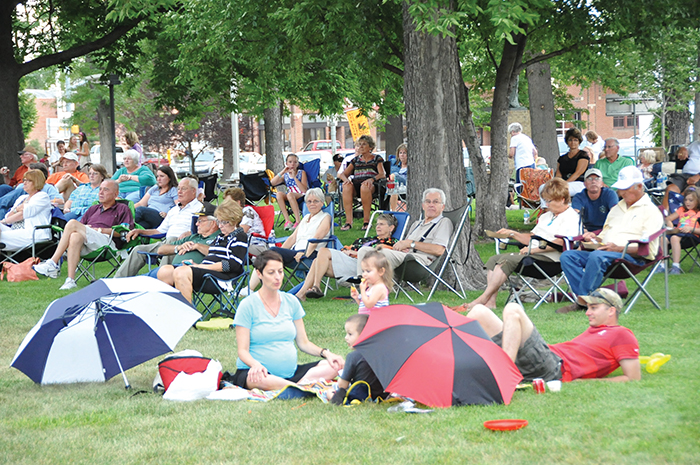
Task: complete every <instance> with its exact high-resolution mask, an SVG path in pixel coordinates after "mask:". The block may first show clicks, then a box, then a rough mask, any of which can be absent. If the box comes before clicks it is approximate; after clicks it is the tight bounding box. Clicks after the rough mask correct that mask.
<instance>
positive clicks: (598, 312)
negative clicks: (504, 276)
mask: <svg viewBox="0 0 700 465" xmlns="http://www.w3.org/2000/svg"><path fill="white" fill-rule="evenodd" d="M582 298H583V299H584V300H585V301H586V303H587V304H588V308H587V310H586V316H587V317H588V324H589V325H590V326H589V327H588V329H586V331H584V332H583V333H582V334H580V335H579V336H577V337H575V338H574V339H573V340H571V341H567V342H561V343H559V344H552V345H548V344H547V343H546V342H545V341H544V339H543V338H542V336H541V335H540V333H539V332H538V331H537V328H535V325H533V324H532V321H530V319H529V318H528V316H527V314H526V313H525V311H524V310H523V308H522V307H521V306H520V305H518V304H515V303H510V304H508V305H506V307H505V308H504V309H503V321H501V319H500V318H498V317H497V316H496V315H495V314H494V313H493V312H492V311H491V310H490V309H488V308H487V307H485V306H483V305H477V306H475V307H474V308H473V309H472V310H471V311H470V312H469V313H467V317H469V318H473V319H475V320H477V321H478V322H479V323H480V324H481V326H482V327H483V328H484V330H485V331H486V333H487V334H488V335H489V337H490V338H491V339H492V340H493V342H495V343H496V344H498V345H500V346H501V347H503V350H504V351H505V352H506V353H507V354H508V356H510V358H511V359H512V360H513V362H515V365H516V366H517V367H518V370H520V373H521V374H522V375H523V378H525V381H532V380H533V379H534V378H543V379H544V380H545V381H549V380H552V379H561V380H562V381H573V380H575V379H583V378H604V379H605V380H606V381H617V382H624V381H630V380H639V379H641V367H640V365H639V344H638V343H637V339H636V338H635V337H634V334H633V333H632V331H630V330H629V329H627V328H625V327H623V326H620V325H619V324H618V317H619V315H620V308H622V299H621V298H620V296H619V295H617V293H616V292H614V291H612V290H610V289H606V288H598V289H596V290H595V291H594V292H592V293H591V294H590V295H588V296H583V297H582ZM618 367H622V375H620V376H613V377H611V378H605V377H606V376H608V375H609V374H610V373H612V372H613V371H615V370H616V369H617V368H618Z"/></svg>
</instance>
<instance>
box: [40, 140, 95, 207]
mask: <svg viewBox="0 0 700 465" xmlns="http://www.w3.org/2000/svg"><path fill="white" fill-rule="evenodd" d="M61 163H62V164H63V171H59V172H58V173H54V174H52V175H51V176H49V178H48V179H47V180H46V182H47V183H48V184H53V185H54V186H56V189H58V192H60V193H61V194H62V195H63V200H64V201H67V200H68V198H69V197H70V194H71V192H73V191H74V190H75V188H76V187H78V186H79V185H81V184H85V183H86V182H90V179H89V178H88V176H87V174H85V173H83V172H82V171H80V170H78V166H79V164H80V162H79V161H78V155H76V154H74V153H73V152H67V153H65V154H63V156H62V157H61Z"/></svg>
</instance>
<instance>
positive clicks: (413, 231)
mask: <svg viewBox="0 0 700 465" xmlns="http://www.w3.org/2000/svg"><path fill="white" fill-rule="evenodd" d="M422 206H423V217H424V218H423V220H418V221H416V222H414V223H413V224H412V225H411V227H410V228H409V230H408V234H407V235H406V239H403V240H401V241H398V242H397V243H396V244H394V246H393V247H383V246H377V248H376V250H379V251H380V252H381V253H382V254H384V256H385V257H386V258H387V260H389V265H390V266H391V268H392V269H396V268H397V267H398V266H399V265H401V264H402V263H403V262H404V260H405V259H406V257H407V256H409V255H411V256H413V257H414V258H415V259H416V261H418V262H420V263H422V264H423V265H425V266H429V265H430V264H431V263H432V262H433V260H435V259H436V258H439V257H440V256H441V255H442V254H443V253H444V252H445V248H446V247H447V245H448V243H449V242H450V237H452V229H453V226H452V221H450V219H449V218H447V217H444V216H442V212H443V210H445V192H444V191H443V190H442V189H435V188H429V189H426V190H425V191H424V192H423V205H422ZM372 250H375V249H373V248H372V247H362V248H360V250H359V251H358V252H357V274H358V276H359V275H361V274H362V260H363V259H364V257H365V255H366V254H367V253H368V252H370V251H372Z"/></svg>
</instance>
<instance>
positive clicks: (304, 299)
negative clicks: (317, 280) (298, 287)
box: [294, 294, 306, 302]
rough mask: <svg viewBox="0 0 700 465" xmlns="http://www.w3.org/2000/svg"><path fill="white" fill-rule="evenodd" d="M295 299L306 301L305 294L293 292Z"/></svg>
mask: <svg viewBox="0 0 700 465" xmlns="http://www.w3.org/2000/svg"><path fill="white" fill-rule="evenodd" d="M294 295H295V296H296V298H297V299H299V300H301V301H302V302H306V296H305V295H304V294H294Z"/></svg>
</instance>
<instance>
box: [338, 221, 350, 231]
mask: <svg viewBox="0 0 700 465" xmlns="http://www.w3.org/2000/svg"><path fill="white" fill-rule="evenodd" d="M351 229H352V223H345V224H344V225H343V226H342V227H341V228H340V230H341V231H350V230H351Z"/></svg>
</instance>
